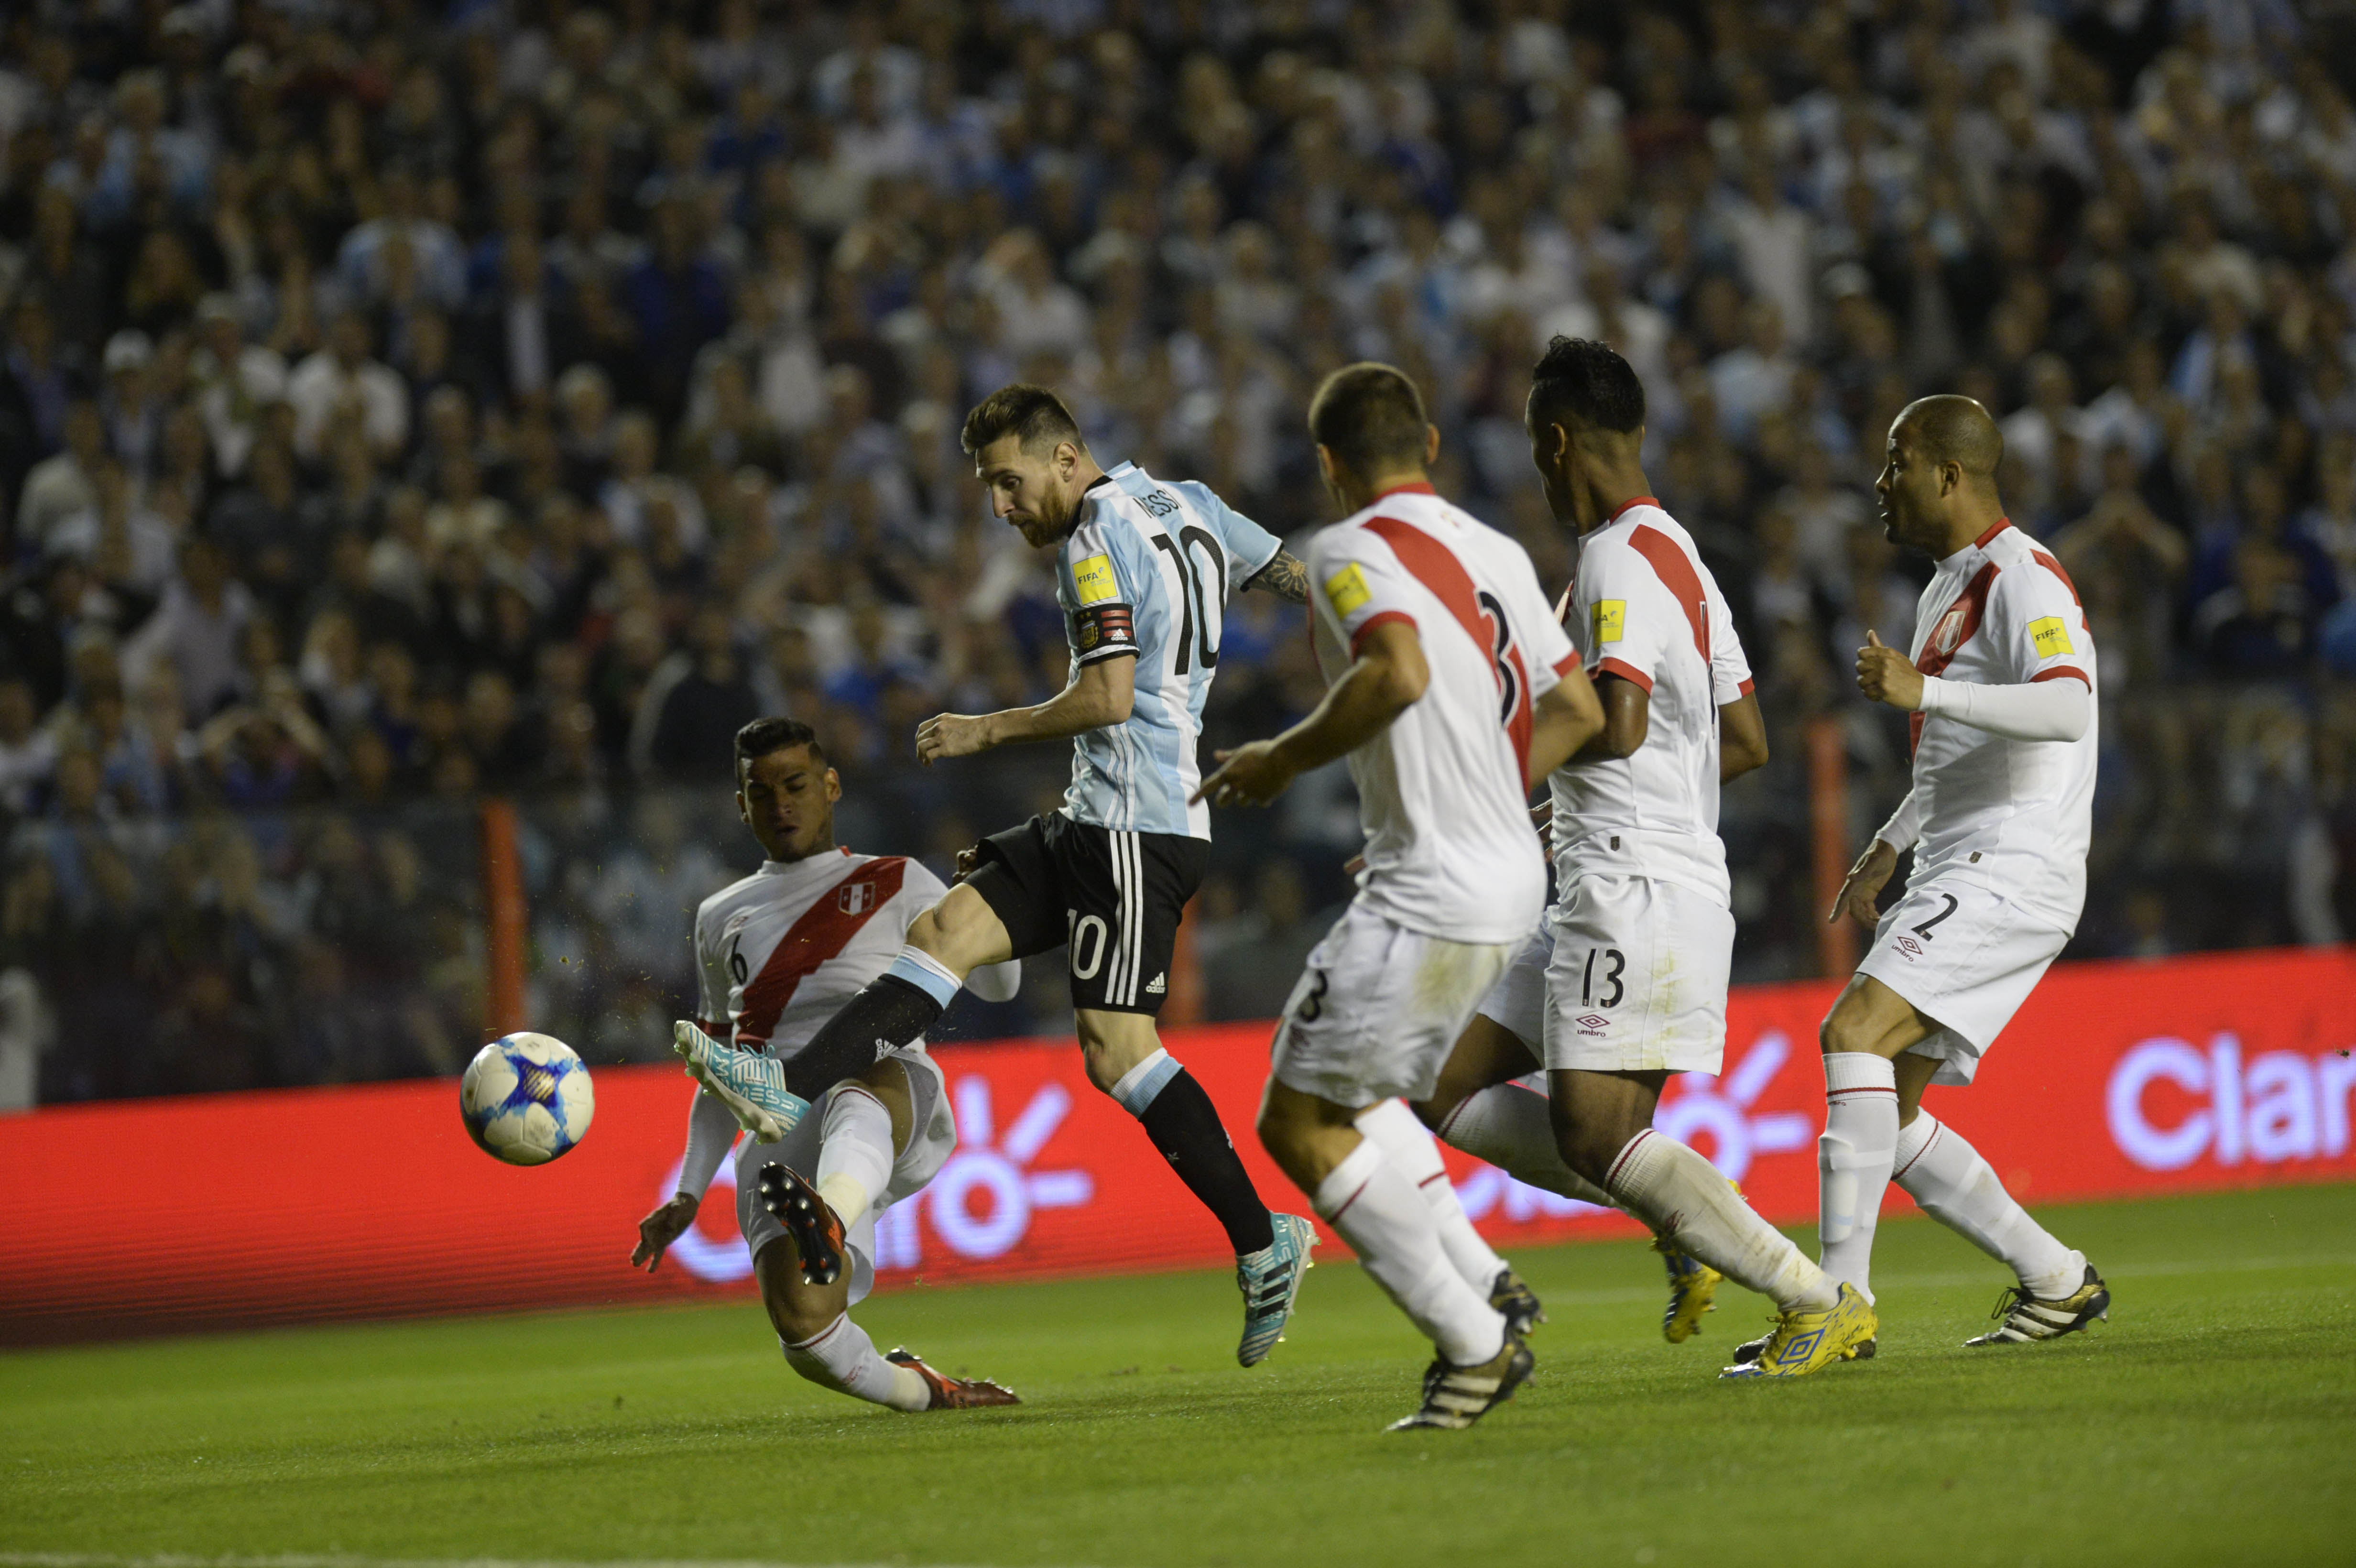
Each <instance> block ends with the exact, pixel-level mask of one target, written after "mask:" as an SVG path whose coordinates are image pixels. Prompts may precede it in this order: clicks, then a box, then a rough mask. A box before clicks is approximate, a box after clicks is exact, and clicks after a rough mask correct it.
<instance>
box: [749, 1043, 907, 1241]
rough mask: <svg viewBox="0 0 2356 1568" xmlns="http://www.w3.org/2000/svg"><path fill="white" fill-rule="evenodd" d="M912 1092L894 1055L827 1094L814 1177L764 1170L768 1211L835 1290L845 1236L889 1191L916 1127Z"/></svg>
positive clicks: (781, 1166) (780, 1164) (776, 1163)
mask: <svg viewBox="0 0 2356 1568" xmlns="http://www.w3.org/2000/svg"><path fill="white" fill-rule="evenodd" d="M911 1091H912V1085H911V1083H910V1081H909V1076H908V1069H907V1067H906V1065H905V1062H903V1061H902V1060H901V1059H900V1058H898V1057H896V1056H894V1057H887V1058H886V1059H885V1060H883V1061H879V1062H877V1063H875V1065H874V1066H873V1067H871V1068H869V1069H868V1070H867V1071H866V1072H862V1073H861V1074H860V1075H859V1076H858V1077H856V1078H847V1079H845V1080H843V1081H842V1082H841V1083H838V1084H836V1085H835V1086H834V1088H833V1089H832V1090H831V1091H830V1092H829V1093H828V1094H827V1096H826V1100H825V1110H824V1112H823V1113H822V1114H821V1116H820V1119H819V1149H818V1157H817V1160H816V1162H815V1163H816V1168H815V1169H814V1170H813V1171H811V1172H809V1174H808V1175H805V1174H804V1172H803V1171H802V1170H800V1169H798V1168H796V1167H794V1166H792V1165H790V1164H787V1163H786V1162H785V1161H782V1160H771V1161H767V1162H765V1163H764V1164H763V1165H762V1167H761V1174H760V1201H761V1206H762V1207H763V1208H764V1209H766V1210H767V1211H769V1212H770V1213H771V1214H773V1215H775V1216H776V1219H777V1220H778V1221H779V1222H781V1223H782V1224H784V1226H785V1227H786V1229H787V1232H789V1233H790V1234H791V1235H792V1236H793V1239H794V1246H795V1250H796V1252H797V1253H798V1254H799V1256H800V1258H801V1269H802V1277H803V1278H804V1279H805V1280H806V1281H808V1282H809V1283H810V1284H812V1285H830V1284H832V1283H833V1282H834V1280H835V1279H836V1278H837V1276H839V1275H841V1273H842V1270H843V1267H844V1265H845V1262H846V1260H845V1257H844V1237H845V1235H846V1234H847V1233H848V1232H849V1231H850V1229H851V1227H852V1226H855V1225H857V1224H858V1223H859V1221H861V1220H862V1219H864V1218H865V1217H866V1215H867V1213H868V1211H869V1210H870V1209H872V1208H873V1206H874V1204H875V1201H876V1200H878V1199H880V1198H882V1197H883V1194H884V1191H885V1189H887V1188H888V1187H890V1185H891V1182H892V1169H893V1167H894V1164H895V1163H896V1162H897V1161H898V1160H899V1158H900V1156H901V1152H902V1151H903V1150H905V1148H906V1147H908V1139H909V1136H910V1133H911V1131H912V1130H913V1127H914V1125H915V1124H914V1117H915V1112H914V1107H913V1106H912V1104H911Z"/></svg>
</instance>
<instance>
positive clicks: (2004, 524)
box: [1972, 517, 2012, 549]
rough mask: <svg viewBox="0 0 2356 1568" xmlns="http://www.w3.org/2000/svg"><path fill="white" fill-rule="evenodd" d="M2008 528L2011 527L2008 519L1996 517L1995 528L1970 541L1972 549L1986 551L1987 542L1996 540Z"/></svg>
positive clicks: (2010, 521) (2010, 520)
mask: <svg viewBox="0 0 2356 1568" xmlns="http://www.w3.org/2000/svg"><path fill="white" fill-rule="evenodd" d="M2010 527H2012V519H2011V518H2010V517H1998V518H1997V520H1996V527H1994V528H1990V529H1989V530H1988V531H1987V532H1986V533H1984V534H1982V535H1981V536H1980V537H1979V538H1977V539H1974V540H1973V541H1972V548H1973V549H1987V542H1988V540H1990V539H1994V538H1996V536H1997V535H1998V534H2000V533H2002V532H2004V530H2005V529H2007V528H2010Z"/></svg>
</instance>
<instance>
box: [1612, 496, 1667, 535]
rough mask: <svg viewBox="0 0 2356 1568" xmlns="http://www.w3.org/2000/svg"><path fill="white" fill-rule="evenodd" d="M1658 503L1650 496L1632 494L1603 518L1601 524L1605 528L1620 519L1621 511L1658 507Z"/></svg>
mask: <svg viewBox="0 0 2356 1568" xmlns="http://www.w3.org/2000/svg"><path fill="white" fill-rule="evenodd" d="M1660 504H1661V503H1660V502H1659V501H1658V500H1657V499H1655V497H1653V496H1633V497H1631V498H1630V499H1628V500H1626V501H1623V502H1622V503H1621V504H1620V510H1619V511H1617V512H1614V513H1612V515H1611V516H1610V517H1606V518H1604V519H1603V526H1604V527H1605V528H1610V527H1611V526H1612V524H1614V523H1616V522H1618V521H1619V520H1620V517H1621V515H1622V513H1625V512H1629V511H1632V510H1633V509H1634V508H1636V507H1658V506H1660Z"/></svg>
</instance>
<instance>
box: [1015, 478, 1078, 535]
mask: <svg viewBox="0 0 2356 1568" xmlns="http://www.w3.org/2000/svg"><path fill="white" fill-rule="evenodd" d="M1078 511H1079V508H1078V507H1076V506H1075V505H1073V504H1072V503H1071V502H1070V501H1068V500H1066V499H1065V498H1064V497H1063V496H1060V495H1058V494H1057V493H1056V492H1055V491H1054V490H1052V489H1050V490H1047V491H1045V492H1044V493H1043V494H1042V495H1041V496H1040V497H1039V505H1038V506H1037V507H1034V508H1033V510H1032V514H1031V518H1032V522H1031V527H1029V528H1024V529H1023V538H1025V539H1029V540H1030V541H1031V543H1032V545H1033V547H1035V548H1037V549H1046V548H1047V547H1048V546H1050V545H1056V544H1061V543H1063V542H1064V536H1065V535H1066V534H1068V533H1070V532H1071V531H1072V518H1073V517H1075V516H1076V515H1077V513H1078Z"/></svg>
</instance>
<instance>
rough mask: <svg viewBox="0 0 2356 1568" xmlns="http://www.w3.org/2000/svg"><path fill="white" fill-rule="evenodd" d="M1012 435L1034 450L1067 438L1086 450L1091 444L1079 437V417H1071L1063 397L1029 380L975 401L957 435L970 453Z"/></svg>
mask: <svg viewBox="0 0 2356 1568" xmlns="http://www.w3.org/2000/svg"><path fill="white" fill-rule="evenodd" d="M1010 435H1012V436H1017V437H1020V438H1021V440H1022V443H1023V451H1025V452H1033V453H1035V452H1037V451H1038V450H1039V449H1040V448H1041V447H1043V446H1053V445H1055V443H1058V442H1064V441H1068V442H1070V443H1072V444H1073V445H1075V446H1076V447H1078V448H1079V449H1080V450H1081V451H1083V452H1086V451H1087V448H1088V443H1087V442H1086V441H1084V440H1082V439H1081V438H1080V421H1077V420H1076V419H1074V418H1073V417H1072V411H1071V410H1070V409H1068V408H1066V407H1065V406H1064V400H1063V399H1061V398H1059V397H1057V396H1056V395H1055V393H1053V392H1051V391H1049V390H1048V389H1046V388H1044V387H1034V386H1032V385H1031V384H1030V383H1029V382H1027V381H1016V382H1013V383H1012V384H1010V385H1008V386H1003V387H1001V388H999V389H998V390H996V391H994V392H992V393H991V394H990V396H988V397H986V398H984V399H982V400H981V401H980V402H978V403H976V404H974V406H973V411H972V412H971V413H969V414H968V415H966V416H965V429H964V431H963V432H961V433H959V435H958V445H959V446H962V447H963V448H965V451H966V455H967V456H969V457H970V456H972V455H973V454H975V453H979V452H980V450H981V449H982V448H983V447H985V446H988V445H989V444H990V443H991V442H993V441H1000V440H1003V439H1004V438H1005V437H1007V436H1010Z"/></svg>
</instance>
